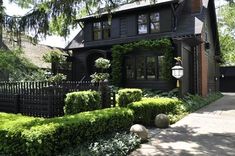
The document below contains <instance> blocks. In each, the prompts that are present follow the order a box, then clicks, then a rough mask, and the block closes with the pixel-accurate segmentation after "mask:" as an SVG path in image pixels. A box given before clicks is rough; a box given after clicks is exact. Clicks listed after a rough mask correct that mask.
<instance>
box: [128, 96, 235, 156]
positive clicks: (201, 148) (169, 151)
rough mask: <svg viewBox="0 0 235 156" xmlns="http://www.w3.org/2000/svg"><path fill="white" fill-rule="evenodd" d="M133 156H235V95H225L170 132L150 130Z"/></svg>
mask: <svg viewBox="0 0 235 156" xmlns="http://www.w3.org/2000/svg"><path fill="white" fill-rule="evenodd" d="M130 155H131V156H156V155H167V156H168V155H169V156H179V155H180V156H187V155H203V156H210V155H211V156H226V155H231V156H235V93H226V94H224V97H223V98H221V99H219V100H217V101H216V102H214V103H212V104H210V105H208V106H206V107H204V108H202V109H200V110H199V111H197V112H195V113H192V114H190V115H188V116H186V117H185V118H183V119H182V120H180V121H179V122H177V123H175V124H174V125H171V127H170V128H168V129H165V130H159V129H150V141H149V142H148V143H146V144H142V145H141V147H140V148H139V149H137V150H136V151H134V152H132V153H131V154H130Z"/></svg>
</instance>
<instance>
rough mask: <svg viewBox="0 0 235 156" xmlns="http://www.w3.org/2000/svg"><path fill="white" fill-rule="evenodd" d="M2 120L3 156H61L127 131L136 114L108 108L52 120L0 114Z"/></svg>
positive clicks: (1, 150)
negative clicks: (68, 148) (106, 135)
mask: <svg viewBox="0 0 235 156" xmlns="http://www.w3.org/2000/svg"><path fill="white" fill-rule="evenodd" d="M0 117H1V118H0V119H1V120H0V142H1V144H0V154H6V155H29V156H40V155H43V156H44V155H45V156H47V155H48V156H49V155H57V154H58V153H60V152H61V151H62V150H63V149H65V148H67V147H73V146H78V145H79V144H80V143H82V142H84V141H87V140H92V139H94V138H96V137H97V136H101V135H102V134H106V133H109V132H115V131H119V130H127V129H129V128H130V126H131V125H132V122H133V119H134V117H133V112H132V111H131V110H130V109H127V108H108V109H103V110H96V111H91V112H83V113H79V114H75V115H69V116H64V117H57V118H52V119H42V118H32V117H25V116H21V115H11V114H10V115H8V114H6V113H0ZM14 118H15V120H13V119H14ZM1 152H2V153H1Z"/></svg>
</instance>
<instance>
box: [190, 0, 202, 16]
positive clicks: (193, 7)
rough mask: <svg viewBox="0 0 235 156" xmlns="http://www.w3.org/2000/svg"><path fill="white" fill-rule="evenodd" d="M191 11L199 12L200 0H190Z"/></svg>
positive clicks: (200, 7)
mask: <svg viewBox="0 0 235 156" xmlns="http://www.w3.org/2000/svg"><path fill="white" fill-rule="evenodd" d="M191 1H192V3H191V12H192V13H197V12H200V11H201V9H202V0H191Z"/></svg>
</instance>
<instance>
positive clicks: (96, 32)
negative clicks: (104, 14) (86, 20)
mask: <svg viewBox="0 0 235 156" xmlns="http://www.w3.org/2000/svg"><path fill="white" fill-rule="evenodd" d="M93 37H94V40H101V39H102V23H101V22H96V23H94V24H93Z"/></svg>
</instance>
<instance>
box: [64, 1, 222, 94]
mask: <svg viewBox="0 0 235 156" xmlns="http://www.w3.org/2000/svg"><path fill="white" fill-rule="evenodd" d="M108 19H110V14H107V13H103V14H101V15H100V16H99V17H97V16H95V15H94V16H87V17H85V18H83V19H80V20H79V22H81V23H82V24H83V25H84V27H83V28H82V30H81V32H79V33H78V34H77V36H76V37H75V38H74V39H73V40H72V41H71V43H70V44H69V45H68V46H67V47H66V49H67V50H72V51H73V57H72V58H73V59H71V61H72V64H73V65H72V68H73V73H72V75H73V79H74V80H81V79H82V78H83V77H84V76H85V78H86V79H89V78H90V77H89V75H90V74H92V73H94V72H95V70H96V69H95V68H94V60H96V59H97V58H98V57H105V58H108V59H112V57H111V53H112V51H111V48H112V47H113V46H114V45H118V44H120V45H123V44H126V43H132V42H136V41H140V40H143V39H144V40H158V39H161V38H169V39H170V40H171V42H172V44H173V46H172V47H173V50H172V53H174V56H181V58H182V65H183V67H184V73H185V74H184V76H183V78H182V79H181V84H182V85H181V91H182V93H194V94H195V93H198V94H201V95H203V96H206V95H207V94H208V93H209V92H213V91H217V90H218V89H219V81H218V77H219V63H218V62H219V56H220V47H219V39H218V31H217V23H216V13H215V5H214V0H157V2H156V3H155V4H150V3H147V2H145V1H144V2H138V3H133V4H126V5H123V6H121V7H119V8H118V9H116V10H114V11H113V13H112V18H111V21H108ZM156 51H157V52H153V51H141V50H139V51H138V52H134V53H130V54H128V57H125V59H126V60H125V64H124V65H123V72H124V73H125V74H123V75H125V77H123V82H122V86H123V87H140V88H154V89H159V90H171V89H172V88H175V81H174V82H173V83H172V82H170V81H164V80H162V79H161V75H160V74H161V73H160V72H159V71H160V68H162V67H161V66H160V62H161V59H162V56H161V55H162V54H161V49H156ZM131 70H132V71H131ZM149 71H150V72H149ZM130 72H132V73H133V74H130ZM141 72H142V73H141Z"/></svg>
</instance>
